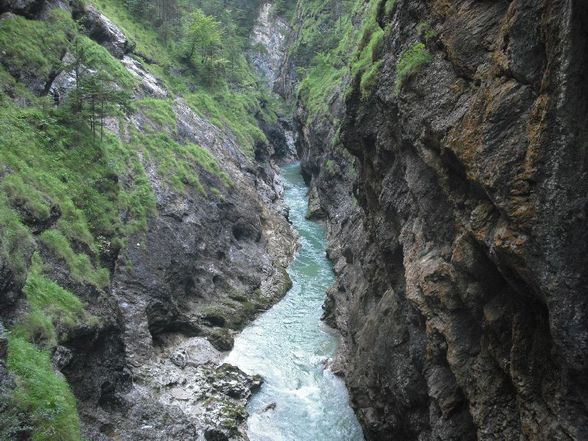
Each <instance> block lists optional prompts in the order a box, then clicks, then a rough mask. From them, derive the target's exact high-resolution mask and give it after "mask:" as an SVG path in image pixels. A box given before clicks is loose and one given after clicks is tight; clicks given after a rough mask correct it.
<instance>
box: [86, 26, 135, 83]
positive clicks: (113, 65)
mask: <svg viewBox="0 0 588 441" xmlns="http://www.w3.org/2000/svg"><path fill="white" fill-rule="evenodd" d="M76 44H78V45H79V47H78V49H77V50H78V51H79V52H80V53H81V54H83V60H84V64H85V65H86V66H87V67H89V68H91V69H96V70H100V71H101V72H103V73H105V74H106V75H107V76H108V77H109V79H111V80H113V81H115V82H116V83H117V84H118V85H119V86H120V87H122V88H123V89H127V90H128V89H131V88H132V87H133V86H134V85H135V82H136V80H135V77H134V76H133V75H132V74H131V73H130V72H129V71H128V70H127V69H126V68H125V67H124V66H123V64H122V63H121V62H120V61H119V60H117V59H116V58H114V57H113V56H112V55H110V52H108V51H107V50H106V49H105V48H104V47H102V46H100V45H99V44H98V43H96V42H95V41H94V40H91V39H90V38H88V37H86V36H83V35H81V36H79V37H78V38H77V40H76Z"/></svg>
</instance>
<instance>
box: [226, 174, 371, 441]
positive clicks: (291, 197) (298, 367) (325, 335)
mask: <svg viewBox="0 0 588 441" xmlns="http://www.w3.org/2000/svg"><path fill="white" fill-rule="evenodd" d="M282 175H283V178H284V181H285V184H286V191H285V195H284V198H285V201H286V203H287V204H288V206H289V207H290V220H291V221H292V224H293V225H294V227H295V228H296V229H297V231H298V233H299V234H300V244H301V249H300V252H299V253H298V255H297V257H296V259H295V260H294V262H293V263H292V265H291V266H290V269H289V274H290V277H291V279H292V282H293V286H292V289H291V290H290V291H289V292H288V294H287V295H286V297H285V298H284V299H283V300H282V301H281V302H280V303H278V304H277V305H275V306H274V307H273V308H272V309H270V310H269V311H268V312H266V313H265V314H263V315H262V316H260V317H259V318H258V319H257V320H256V321H255V322H254V323H253V324H251V325H250V326H249V327H248V328H246V329H245V330H244V331H243V332H242V333H241V334H240V335H239V336H238V337H237V339H236V340H235V347H234V349H233V351H232V352H231V353H230V355H229V356H228V358H227V362H228V363H231V364H234V365H236V366H239V367H240V368H241V369H243V370H244V371H245V372H247V373H250V374H260V375H261V376H263V378H264V380H265V383H264V385H263V387H262V389H261V391H260V392H259V393H258V394H256V395H255V397H254V398H253V399H252V400H251V402H250V404H249V413H250V415H251V416H250V417H249V420H248V435H249V437H250V438H251V440H252V441H362V440H363V435H362V432H361V428H360V426H359V423H358V422H357V418H356V417H355V415H354V413H353V411H352V410H351V407H350V406H349V397H348V394H347V390H346V388H345V385H344V384H343V382H342V380H341V379H340V378H338V377H336V376H335V375H333V373H332V372H330V371H329V370H328V369H325V368H324V366H325V362H326V361H327V360H328V359H329V358H331V357H332V356H333V355H334V354H335V351H336V349H337V343H338V340H337V337H336V336H335V335H334V333H333V332H332V331H331V330H330V329H329V328H328V327H326V326H325V325H324V324H323V323H322V322H321V321H320V317H321V315H322V304H323V301H324V299H325V291H326V289H327V288H328V287H329V286H331V285H332V284H333V282H334V280H335V278H334V274H333V270H332V268H331V264H330V262H329V261H328V260H327V259H326V257H325V231H324V228H323V227H322V226H321V225H320V224H318V223H316V222H312V221H309V220H307V219H306V218H305V215H306V211H307V198H306V192H307V188H306V186H305V184H304V180H303V179H302V176H301V174H300V166H299V165H298V164H293V165H289V166H287V167H284V168H283V170H282ZM274 403H275V408H274V409H271V408H270V409H269V410H268V406H270V407H272V406H273V404H274Z"/></svg>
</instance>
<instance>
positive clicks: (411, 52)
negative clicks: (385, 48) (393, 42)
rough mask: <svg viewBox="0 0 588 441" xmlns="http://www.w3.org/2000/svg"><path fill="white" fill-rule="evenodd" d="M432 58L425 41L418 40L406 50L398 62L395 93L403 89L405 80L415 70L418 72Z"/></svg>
mask: <svg viewBox="0 0 588 441" xmlns="http://www.w3.org/2000/svg"><path fill="white" fill-rule="evenodd" d="M431 60H432V56H431V54H430V52H429V51H428V50H427V48H426V47H425V45H424V43H421V42H418V43H415V44H413V45H412V46H411V47H410V48H408V49H407V50H405V51H404V52H403V53H402V54H401V55H400V59H399V60H398V63H397V64H396V83H395V85H394V94H395V95H398V94H399V93H400V91H401V90H402V86H403V85H404V82H405V81H406V80H407V79H408V78H409V77H410V76H411V75H412V74H414V73H415V72H418V70H419V69H421V68H422V67H423V66H424V65H426V64H428V63H429V62H430V61H431Z"/></svg>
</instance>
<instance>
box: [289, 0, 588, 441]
mask: <svg viewBox="0 0 588 441" xmlns="http://www.w3.org/2000/svg"><path fill="white" fill-rule="evenodd" d="M300 5H302V6H300ZM304 5H306V7H307V8H312V7H313V5H318V2H312V1H306V2H305V1H301V2H299V11H302V12H303V10H304ZM358 5H359V6H361V7H363V8H366V9H365V11H366V12H363V13H362V15H361V17H363V19H362V20H363V21H361V20H357V19H353V18H352V22H354V23H355V28H356V29H360V28H363V29H364V30H365V29H367V30H368V32H367V34H366V33H365V32H364V33H363V36H362V37H361V40H360V42H359V43H358V45H357V46H356V52H355V55H353V56H352V58H351V60H350V61H349V62H347V64H346V65H344V67H343V69H346V70H344V71H343V72H344V74H345V75H340V74H337V73H336V69H337V68H338V66H340V65H338V64H337V62H333V60H336V59H337V58H336V57H337V54H338V49H337V47H335V46H334V45H332V46H331V47H327V48H326V49H324V52H323V53H322V54H321V55H320V57H316V58H315V60H314V62H313V63H311V67H310V70H309V72H310V74H309V75H308V77H307V79H305V80H304V81H303V82H302V85H301V87H300V90H301V92H300V95H299V118H298V120H299V123H300V138H299V151H300V154H301V157H302V159H303V164H304V168H305V170H306V173H307V175H308V178H309V180H310V181H311V186H312V191H311V197H312V198H314V200H315V201H314V205H315V207H316V208H315V210H314V214H315V215H317V216H323V217H325V218H326V219H327V222H328V224H329V227H330V238H331V252H330V255H331V257H332V258H333V259H334V261H335V269H336V271H337V274H338V283H337V286H336V287H335V288H334V289H332V290H331V292H330V296H329V300H328V302H327V304H326V306H327V311H326V318H327V319H328V320H329V321H330V322H331V323H334V324H336V325H337V326H338V328H339V329H340V330H341V331H342V332H343V333H344V334H345V340H346V350H345V351H344V352H343V354H342V363H341V369H342V372H343V373H344V374H345V376H346V382H347V384H348V386H349V388H350V392H351V395H352V398H353V402H354V405H355V407H356V409H357V412H358V415H359V417H360V419H361V421H362V423H363V425H364V429H365V432H366V438H367V439H370V440H390V439H406V440H410V439H422V440H425V439H442V440H449V439H460V440H465V439H482V440H490V439H532V440H564V439H565V440H568V439H574V440H576V439H577V440H580V439H585V438H586V437H588V432H587V428H588V421H587V409H586V404H585V403H586V398H587V394H588V390H587V385H586V382H585V378H586V373H587V364H586V354H587V353H588V352H587V350H586V349H587V348H586V344H587V341H588V340H587V339H586V336H587V332H588V321H587V319H586V311H588V309H587V305H586V296H585V293H586V292H587V289H588V284H587V278H586V271H585V268H586V267H587V264H588V262H587V257H586V256H587V253H586V251H587V250H586V247H587V246H588V240H587V239H588V238H587V234H588V233H587V229H586V213H587V211H586V210H587V204H586V194H587V187H588V179H587V174H586V173H587V164H586V142H587V139H586V129H585V124H583V121H584V120H585V118H586V104H585V103H586V92H587V89H586V87H587V84H588V83H587V82H586V74H585V73H586V71H587V68H588V66H587V64H586V44H587V39H586V33H585V29H586V19H587V17H586V14H585V12H584V9H583V6H581V5H580V3H579V2H527V1H512V2H473V1H455V2H440V1H402V0H398V1H396V2H395V1H391V0H388V1H377V2H376V1H372V2H369V3H367V4H366V3H364V2H358ZM325 8H326V10H327V11H330V12H325V11H323V12H318V13H315V16H316V17H318V18H323V19H324V17H325V15H326V14H327V15H328V13H331V14H336V12H333V11H335V8H334V7H333V5H331V6H330V7H329V6H325ZM370 10H371V11H372V12H370ZM372 14H373V15H372ZM344 15H345V14H341V15H339V16H337V15H332V19H333V20H339V21H341V20H343V19H346V18H345V17H344ZM372 17H373V18H372ZM305 23H308V21H306V22H305ZM361 23H363V24H361ZM314 31H315V33H317V32H318V28H315V29H314ZM304 33H305V30H304V27H301V28H300V32H299V34H298V36H297V37H296V38H298V40H299V41H302V42H303V41H306V40H305V39H304V38H303V37H300V35H303V34H304ZM307 34H308V32H307ZM333 35H334V36H336V37H337V38H339V37H340V35H341V34H340V33H334V34H333ZM325 40H327V39H325V38H323V39H322V41H325ZM367 49H369V53H367V54H366V57H367V58H365V60H366V62H367V64H366V65H363V66H361V64H363V62H362V59H363V55H362V54H363V53H365V51H366V50H367ZM321 50H323V49H321ZM358 64H359V66H358ZM356 67H359V69H356ZM318 74H320V75H318ZM321 75H323V76H321ZM327 75H329V76H327ZM341 77H343V78H342V80H341V81H339V83H338V84H339V85H338V86H333V84H336V81H335V80H337V78H341ZM321 78H322V79H323V83H322V84H324V83H325V82H326V83H327V84H329V85H331V88H330V89H325V88H324V87H322V86H320V85H319V86H317V87H315V88H313V87H312V86H313V81H315V79H316V80H321ZM316 84H321V83H320V82H319V83H316ZM305 85H309V86H311V87H309V88H305ZM325 90H328V91H329V92H327V93H328V95H327V98H329V99H327V100H325V99H324V96H320V95H319V93H320V92H322V93H325ZM313 91H314V93H313ZM309 92H310V93H309ZM317 97H318V98H317ZM316 103H320V104H321V105H322V106H326V107H323V108H320V107H319V106H317V104H316ZM317 114H318V115H317ZM337 133H338V134H337ZM336 134H337V135H336ZM349 154H351V155H353V158H354V159H353V161H350V159H349ZM351 162H352V163H353V164H354V165H352V164H351Z"/></svg>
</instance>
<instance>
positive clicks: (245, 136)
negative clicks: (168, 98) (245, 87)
mask: <svg viewBox="0 0 588 441" xmlns="http://www.w3.org/2000/svg"><path fill="white" fill-rule="evenodd" d="M185 99H186V102H187V103H188V105H189V106H190V107H191V108H192V109H193V110H194V111H195V112H196V113H198V114H200V115H202V116H204V117H206V118H207V119H209V120H210V122H212V123H213V124H214V125H216V126H218V127H219V128H221V129H224V128H228V129H230V130H231V132H232V133H234V135H235V137H236V138H237V142H238V143H239V145H240V146H241V149H242V150H243V151H244V153H245V154H246V155H247V156H249V157H251V158H252V157H253V151H254V146H255V144H256V143H257V142H261V143H264V142H267V138H266V136H265V134H264V133H263V132H262V131H261V129H260V128H259V125H258V123H257V120H256V119H255V117H254V115H255V113H256V112H257V111H259V101H258V99H257V97H256V96H255V95H254V94H248V93H243V92H233V91H230V90H228V89H224V90H219V91H208V90H205V89H200V90H198V91H197V92H195V93H192V94H190V95H187V96H186V97H185Z"/></svg>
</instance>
